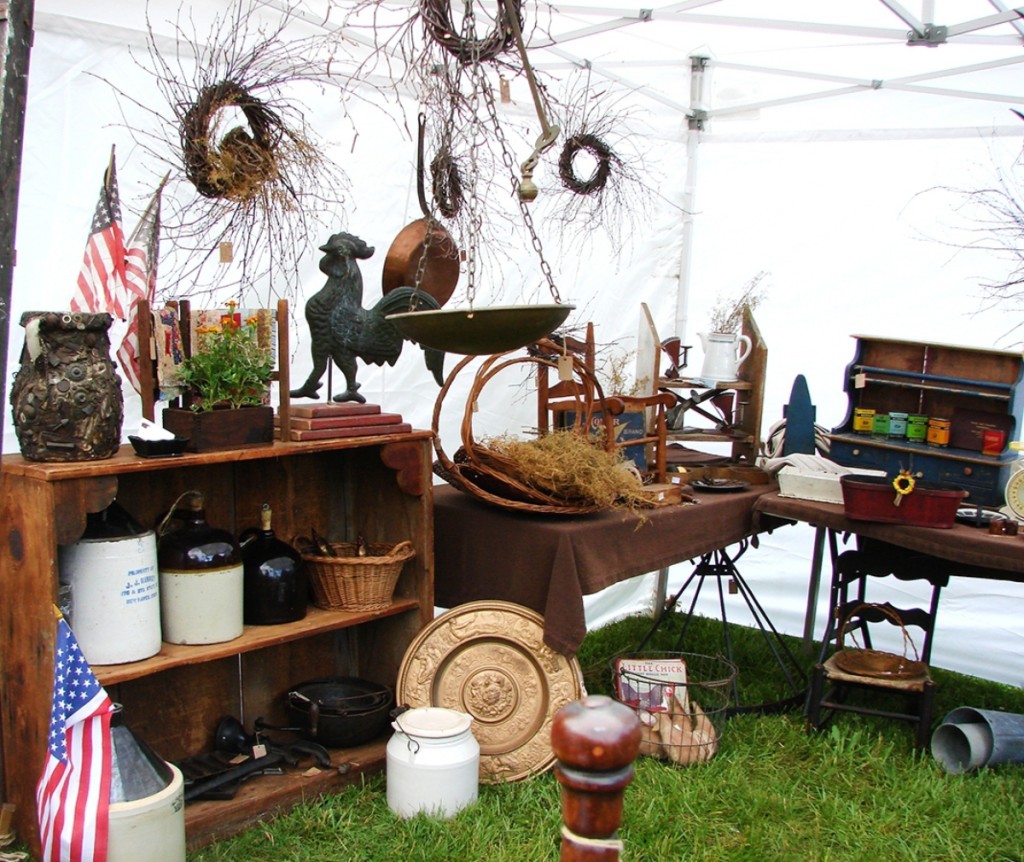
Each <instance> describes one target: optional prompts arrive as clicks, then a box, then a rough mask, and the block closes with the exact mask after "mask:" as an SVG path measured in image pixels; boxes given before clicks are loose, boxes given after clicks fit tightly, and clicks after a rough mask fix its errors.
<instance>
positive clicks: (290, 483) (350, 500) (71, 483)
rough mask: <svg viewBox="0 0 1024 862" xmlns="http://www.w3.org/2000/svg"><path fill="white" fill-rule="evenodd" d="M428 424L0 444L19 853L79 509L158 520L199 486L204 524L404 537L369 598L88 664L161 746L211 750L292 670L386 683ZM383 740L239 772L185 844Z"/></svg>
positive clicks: (414, 577) (427, 527)
mask: <svg viewBox="0 0 1024 862" xmlns="http://www.w3.org/2000/svg"><path fill="white" fill-rule="evenodd" d="M431 436H432V435H431V434H430V432H426V431H414V432H412V433H411V434H401V435H391V436H387V437H374V438H345V439H340V440H327V441H317V442H316V443H279V442H278V443H274V444H273V445H271V446H267V447H263V448H258V449H244V450H229V451H223V452H210V453H202V454H194V455H190V454H186V455H183V456H180V457H177V458H158V459H143V458H139V457H137V456H136V455H134V453H133V452H132V450H131V448H130V447H127V446H125V447H122V448H121V451H120V452H119V453H118V454H117V455H115V457H114V458H111V459H109V460H106V461H96V462H72V463H67V464H58V463H37V462H31V461H26V460H25V459H23V458H22V457H21V456H20V455H7V456H4V458H3V470H2V474H0V489H2V497H0V521H2V523H3V524H4V528H5V538H4V542H3V544H2V547H0V571H2V572H3V577H2V578H0V619H2V629H0V663H2V668H3V676H4V681H5V686H4V691H3V698H2V733H3V740H2V741H3V761H2V766H3V788H4V799H5V800H6V801H8V802H13V803H14V804H15V805H16V806H17V811H16V815H15V818H16V819H15V826H16V829H17V832H18V835H19V837H21V838H22V840H24V841H26V843H28V845H29V846H30V848H31V850H32V852H33V853H34V854H36V855H38V853H39V847H38V837H37V834H36V829H37V826H36V815H35V784H36V782H37V781H38V778H39V776H40V774H41V772H42V767H43V763H44V760H45V757H46V750H47V745H46V741H47V730H48V722H49V714H50V699H51V694H52V686H53V676H52V669H53V649H54V640H55V634H56V627H55V623H54V617H53V606H54V605H55V603H56V600H57V586H58V553H59V546H60V545H66V544H71V543H73V542H75V541H77V540H78V539H79V538H80V537H81V535H82V533H83V531H84V529H85V523H86V514H87V513H89V512H99V511H102V510H103V509H104V508H106V506H108V505H109V504H110V503H111V502H112V501H113V500H114V499H115V498H116V499H117V501H118V502H119V503H120V504H121V505H122V506H123V507H124V508H125V509H127V511H129V512H130V513H131V514H132V515H133V516H134V517H135V518H136V519H137V520H138V521H139V522H140V523H143V524H156V523H157V521H158V520H159V518H160V517H161V515H162V514H163V513H164V512H165V511H166V510H167V509H168V508H169V507H170V506H171V504H172V503H173V502H174V501H175V499H176V498H177V497H178V495H179V494H181V493H183V492H184V491H187V490H191V489H198V490H201V491H202V492H203V493H204V495H205V497H206V510H207V514H208V517H209V519H210V523H211V524H213V525H214V526H218V527H222V528H224V529H229V530H231V531H232V532H234V533H236V534H237V533H238V532H240V531H241V530H242V529H245V528H246V527H250V526H255V525H258V524H259V512H260V506H261V504H262V503H264V502H269V503H270V504H271V505H272V506H273V507H274V529H275V532H276V533H277V534H278V535H279V536H281V537H282V538H285V539H290V538H292V537H293V536H295V535H298V534H303V533H305V534H308V533H309V531H310V530H311V529H312V528H314V527H315V528H316V529H317V530H318V531H319V532H321V533H323V534H324V535H326V536H328V537H329V538H331V539H335V540H348V541H354V540H355V538H356V536H357V534H358V535H362V536H363V537H364V538H365V539H366V540H367V541H370V542H373V541H395V542H397V541H400V540H402V539H409V540H410V541H411V542H412V543H413V546H414V547H415V550H416V556H415V557H414V558H413V559H412V560H410V561H409V562H408V563H407V564H406V566H405V569H404V570H403V573H402V576H401V578H400V579H399V582H398V585H397V587H396V589H395V597H394V601H393V602H392V603H391V606H390V607H389V608H387V609H385V610H383V611H380V612H374V613H346V612H340V611H325V610H320V609H317V608H313V607H311V608H310V610H309V613H308V614H307V616H306V617H305V618H304V619H303V620H299V621H297V622H293V623H284V624H281V625H276V626H246V628H245V631H244V633H243V634H242V636H241V637H239V638H237V639H235V640H233V641H229V642H226V643H221V644H210V645H205V646H180V645H172V644H164V645H163V648H162V649H161V651H160V652H159V653H158V654H157V655H156V656H153V657H151V658H148V659H145V660H144V661H139V662H134V663H130V664H124V665H109V666H97V667H95V668H94V671H95V672H96V675H97V677H98V678H99V680H100V682H102V683H103V685H104V686H105V687H106V689H107V691H108V693H109V694H110V696H111V697H112V698H113V699H114V700H115V701H116V702H118V703H121V704H123V706H124V715H125V722H126V724H127V725H128V726H129V727H130V728H131V729H132V730H133V732H134V733H135V734H136V735H137V736H138V737H140V738H141V739H142V740H144V741H145V742H146V743H148V744H149V745H150V746H151V747H152V748H153V750H154V751H156V752H157V753H158V754H159V755H160V756H161V757H163V758H165V759H166V760H171V761H174V760H179V759H183V758H185V757H187V756H189V755H193V754H197V753H201V752H205V751H210V750H212V749H213V743H214V731H215V729H216V726H217V724H218V722H219V721H220V720H221V719H222V718H224V717H226V716H234V717H236V718H239V719H241V720H242V721H243V723H244V724H245V725H246V727H247V728H251V727H252V724H253V721H254V720H255V719H256V718H257V717H263V718H265V719H266V720H267V722H268V723H270V724H274V725H285V724H287V723H288V721H287V718H288V716H287V711H286V703H285V699H286V695H287V692H288V690H289V689H290V688H291V687H293V686H294V685H296V684H297V683H300V682H303V681H306V680H309V679H314V678H319V677H326V676H335V675H352V676H360V677H363V678H366V679H370V680H374V681H376V682H380V683H385V684H388V685H392V686H393V685H394V683H395V680H396V678H397V673H398V668H399V665H400V664H401V660H402V658H403V656H404V654H405V650H406V648H407V647H408V644H409V642H410V641H411V640H412V639H413V637H414V636H415V635H416V634H417V632H419V631H420V630H421V629H422V627H423V626H424V625H426V623H428V622H429V621H430V619H431V618H432V617H433V609H434V598H433V583H434V580H433V579H434V569H433V508H432V491H431V482H432V477H431V452H432V449H431ZM384 742H385V740H383V739H382V740H379V741H377V742H375V743H372V744H370V745H366V746H361V747H360V748H359V749H354V750H350V751H345V750H339V751H334V752H332V762H333V764H334V765H335V766H336V767H338V768H335V769H331V770H324V771H323V772H321V773H320V774H319V775H316V776H305V775H302V774H301V772H300V771H297V770H289V771H288V772H287V774H286V775H283V776H280V777H260V778H258V779H254V780H252V781H250V782H247V783H246V784H244V785H243V786H242V789H241V790H240V792H239V794H238V795H237V797H236V799H235V800H231V801H218V802H209V803H205V802H204V803H195V804H191V805H189V806H188V808H187V809H186V833H187V841H188V846H189V847H190V848H192V849H194V848H196V847H200V846H202V845H204V844H206V843H208V842H209V841H211V840H215V839H219V838H223V837H225V836H227V835H229V834H232V833H233V832H237V831H239V830H240V829H242V828H244V827H245V826H246V825H248V824H250V823H252V822H254V821H255V820H257V819H260V818H263V817H266V816H268V815H270V814H271V813H273V812H276V811H280V810H283V809H285V808H287V807H289V806H291V805H294V804H295V803H296V802H298V801H300V800H302V799H308V798H311V797H313V796H316V795H317V794H319V793H322V792H325V791H328V790H331V789H334V788H337V787H340V786H343V785H344V784H345V783H349V782H352V781H358V780H359V777H360V776H361V775H363V774H365V773H367V772H372V771H376V770H380V769H382V768H383V764H384Z"/></svg>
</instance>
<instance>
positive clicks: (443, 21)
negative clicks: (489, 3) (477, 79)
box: [420, 0, 524, 64]
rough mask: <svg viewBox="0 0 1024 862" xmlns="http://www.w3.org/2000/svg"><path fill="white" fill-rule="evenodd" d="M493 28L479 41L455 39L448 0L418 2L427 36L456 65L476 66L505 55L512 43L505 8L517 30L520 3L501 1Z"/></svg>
mask: <svg viewBox="0 0 1024 862" xmlns="http://www.w3.org/2000/svg"><path fill="white" fill-rule="evenodd" d="M498 5H499V10H498V16H497V18H496V19H495V22H494V28H493V29H492V30H491V32H490V33H488V34H487V35H486V36H485V37H484V38H482V39H466V38H463V37H462V36H460V35H459V28H458V27H456V26H455V23H454V22H453V21H452V14H451V11H452V10H451V3H450V2H449V0H421V2H420V15H421V16H422V18H423V26H424V28H425V29H426V31H427V35H428V36H429V37H430V38H431V39H433V40H434V41H435V42H436V43H437V44H438V45H440V46H441V47H442V48H444V49H445V50H446V51H447V52H448V53H449V54H451V55H453V56H454V57H457V58H458V60H459V62H460V63H463V64H466V63H476V62H478V61H480V60H493V59H494V58H495V57H497V56H498V55H499V54H502V53H503V52H505V51H507V50H508V49H509V48H510V47H511V46H512V43H513V42H514V40H515V37H514V35H513V33H512V29H511V27H510V26H509V23H508V7H511V8H512V9H514V10H515V14H516V18H518V20H519V27H520V30H522V27H523V23H524V22H523V12H522V5H521V0H502V2H501V3H499V4H498Z"/></svg>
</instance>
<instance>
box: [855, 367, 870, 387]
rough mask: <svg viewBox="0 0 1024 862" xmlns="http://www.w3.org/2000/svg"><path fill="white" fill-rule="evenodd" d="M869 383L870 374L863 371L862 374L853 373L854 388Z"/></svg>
mask: <svg viewBox="0 0 1024 862" xmlns="http://www.w3.org/2000/svg"><path fill="white" fill-rule="evenodd" d="M867 385H868V376H867V375H866V374H865V373H864V372H863V371H862V372H860V374H854V375H853V388H854V389H863V388H864V387H865V386H867Z"/></svg>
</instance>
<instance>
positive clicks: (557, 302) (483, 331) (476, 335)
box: [387, 0, 575, 355]
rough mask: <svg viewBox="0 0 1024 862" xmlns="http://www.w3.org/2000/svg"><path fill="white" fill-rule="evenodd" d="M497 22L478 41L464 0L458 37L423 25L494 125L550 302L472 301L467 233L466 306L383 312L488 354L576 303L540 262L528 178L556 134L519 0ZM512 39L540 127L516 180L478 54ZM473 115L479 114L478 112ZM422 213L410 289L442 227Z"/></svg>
mask: <svg viewBox="0 0 1024 862" xmlns="http://www.w3.org/2000/svg"><path fill="white" fill-rule="evenodd" d="M444 20H445V23H449V22H448V21H447V18H445V19H444ZM496 28H497V32H498V34H499V36H500V38H498V40H497V44H495V38H496V37H495V35H494V34H492V35H491V36H490V37H489V38H488V39H484V40H478V39H477V38H476V32H475V21H474V15H473V9H472V4H469V3H467V5H466V13H465V17H464V19H463V26H462V35H461V38H459V37H456V36H455V35H454V34H453V33H452V32H451V30H450V29H445V30H443V31H441V32H432V31H431V28H430V27H429V26H428V28H427V30H428V33H432V35H433V38H435V40H437V41H439V43H440V44H442V46H443V47H445V48H446V50H448V51H449V52H450V53H453V54H456V56H458V58H459V60H460V62H462V63H463V64H464V65H465V66H467V67H468V69H469V72H470V76H471V80H472V83H473V88H474V93H473V95H474V99H475V100H477V101H478V100H479V99H480V98H481V97H482V98H483V101H484V103H485V106H486V109H487V115H488V119H489V120H490V122H491V124H492V125H493V128H494V131H495V134H496V135H497V138H498V142H499V144H500V145H501V149H502V158H503V161H504V162H505V164H506V166H507V167H508V168H509V169H510V171H511V173H512V181H513V184H514V187H515V192H516V200H517V203H518V206H519V211H520V213H521V215H522V219H523V223H524V224H525V225H526V228H527V230H528V231H529V234H530V239H531V242H532V245H533V248H534V250H535V251H536V253H537V255H538V257H539V259H540V265H541V271H542V272H543V274H544V277H545V279H546V281H547V286H548V289H549V290H550V292H551V296H552V299H553V300H554V301H553V303H550V304H536V305H513V306H490V307H483V308H477V307H474V305H473V301H474V298H475V293H476V265H477V254H476V248H475V246H474V243H476V242H477V241H478V237H477V236H472V237H470V248H469V249H467V253H466V273H467V280H468V285H467V299H468V302H469V307H468V308H451V309H449V308H441V309H437V310H418V309H417V308H416V307H415V305H414V304H412V305H411V306H410V309H409V311H407V312H401V313H397V314H390V315H388V316H387V319H388V320H390V321H391V322H392V323H393V324H394V325H395V326H396V327H397V328H398V330H399V331H400V332H401V333H402V335H404V336H405V337H406V338H408V339H410V340H412V341H415V342H417V343H419V344H420V345H422V346H425V347H433V348H436V349H438V350H443V351H445V352H447V353H461V354H466V355H485V354H494V353H500V352H503V351H507V350H514V349H517V348H519V347H523V346H525V345H527V344H532V343H533V342H535V341H537V340H538V339H541V338H543V337H545V336H546V335H548V334H549V333H551V332H552V331H554V330H555V329H556V328H557V327H558V326H559V325H561V324H562V322H563V321H565V319H566V318H567V317H568V316H569V313H570V312H571V311H572V310H573V309H574V308H575V306H573V305H567V304H565V303H563V302H562V299H561V297H560V296H559V293H558V288H557V287H556V286H555V282H554V277H553V275H552V272H551V268H550V266H548V264H547V262H546V261H545V260H544V255H543V250H542V247H541V243H540V240H539V239H538V237H537V234H536V231H535V230H534V226H533V220H532V218H531V216H530V213H529V210H528V208H527V204H528V203H529V202H530V201H532V200H533V199H534V198H536V197H537V186H536V184H535V183H534V182H533V170H534V168H535V167H536V165H537V162H538V161H539V159H540V156H541V154H542V153H544V152H545V151H546V150H548V149H549V148H550V147H551V146H552V145H553V144H554V143H555V141H556V140H557V139H558V135H559V131H560V129H559V127H558V126H556V125H552V124H551V123H550V122H549V121H548V117H547V114H546V112H545V110H544V104H543V100H542V98H541V94H540V90H539V88H538V86H537V81H536V78H535V76H534V72H533V68H532V67H531V65H530V62H529V59H528V58H527V55H526V45H525V43H524V41H523V35H522V27H521V23H520V20H519V0H501V2H500V3H499V15H498V17H497V21H496ZM509 36H511V38H509ZM512 41H514V43H515V45H516V47H517V49H518V52H519V55H520V58H521V59H522V63H523V69H524V71H525V73H526V77H527V81H528V83H529V86H530V92H531V95H532V96H533V101H534V106H535V107H536V110H537V117H538V119H539V120H540V125H541V134H540V136H539V137H538V139H537V142H536V145H535V147H534V150H533V152H532V153H531V154H530V156H529V157H528V158H527V159H526V160H525V161H524V162H523V163H522V164H521V166H520V171H521V175H522V176H521V179H518V180H517V179H516V177H515V169H514V162H513V159H512V156H511V154H510V151H509V147H508V143H507V141H506V140H505V136H504V133H503V131H502V128H501V125H500V123H499V122H498V115H497V111H496V109H495V105H494V94H493V92H492V89H491V86H490V84H489V82H488V81H487V78H486V75H485V71H484V64H483V63H482V62H481V60H483V59H488V58H490V57H493V56H496V55H497V53H500V52H501V50H503V49H504V47H505V46H507V45H509V44H510V43H511V42H512ZM474 116H475V117H476V112H475V111H474ZM474 125H479V119H478V117H477V118H476V119H475V122H474ZM470 179H471V183H472V184H475V181H476V179H477V178H476V175H475V168H474V175H473V176H472V177H471V178H470ZM423 204H424V201H423V200H422V199H421V206H422V205H423ZM424 216H425V220H426V223H427V226H428V227H427V230H426V231H425V235H424V239H423V245H422V251H421V252H420V258H419V261H418V265H417V268H416V274H415V277H414V279H413V280H414V282H415V283H414V284H413V286H414V287H420V284H419V282H420V281H422V278H423V274H424V271H425V269H426V266H427V264H428V260H429V258H430V256H431V248H430V247H431V243H432V242H433V241H434V239H433V238H435V237H436V236H437V235H438V234H437V231H436V227H435V226H438V227H439V225H438V223H437V222H436V220H435V219H434V218H433V216H432V215H431V214H430V213H429V212H427V208H426V207H425V206H424ZM442 230H443V229H442ZM413 302H415V300H413Z"/></svg>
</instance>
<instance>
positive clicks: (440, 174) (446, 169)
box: [430, 147, 462, 218]
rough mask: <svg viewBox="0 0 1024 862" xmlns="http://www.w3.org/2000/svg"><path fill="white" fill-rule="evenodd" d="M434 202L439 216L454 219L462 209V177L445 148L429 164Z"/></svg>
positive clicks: (449, 152) (453, 159)
mask: <svg viewBox="0 0 1024 862" xmlns="http://www.w3.org/2000/svg"><path fill="white" fill-rule="evenodd" d="M430 177H431V184H432V188H433V192H434V201H435V202H436V203H437V208H438V209H439V210H440V211H441V215H443V216H444V217H445V218H454V217H455V216H457V215H458V214H459V211H460V210H461V209H462V176H461V175H460V174H459V165H458V163H457V162H456V161H455V158H454V157H453V156H452V154H451V151H450V150H449V149H448V148H447V147H443V148H442V149H441V150H439V151H438V153H437V155H436V156H434V158H433V160H432V161H431V162H430Z"/></svg>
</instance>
